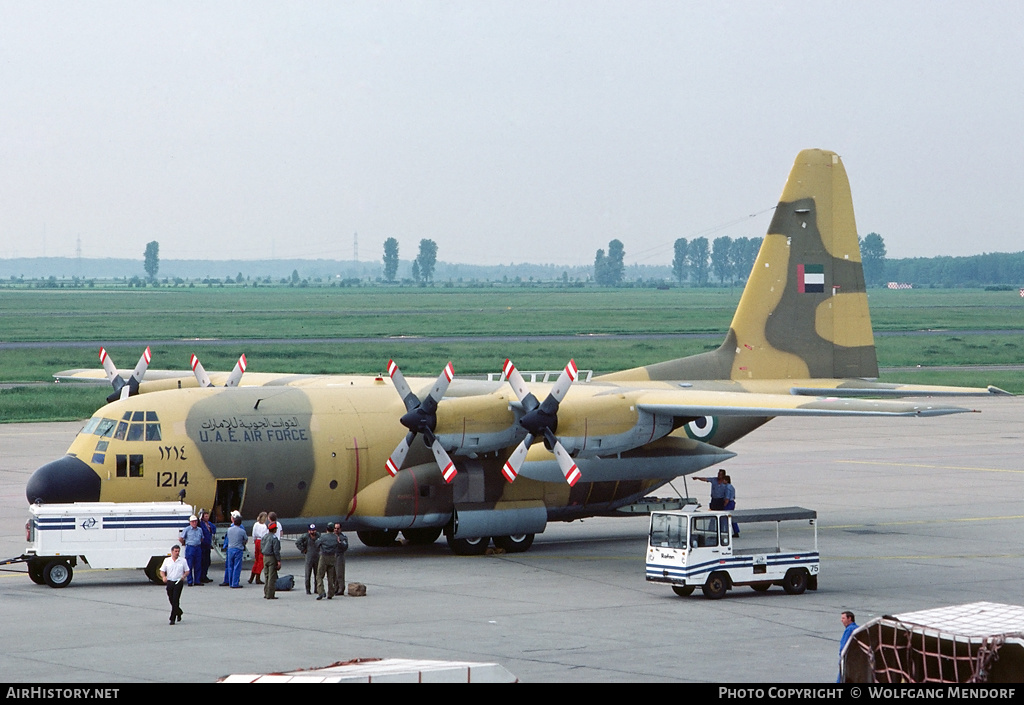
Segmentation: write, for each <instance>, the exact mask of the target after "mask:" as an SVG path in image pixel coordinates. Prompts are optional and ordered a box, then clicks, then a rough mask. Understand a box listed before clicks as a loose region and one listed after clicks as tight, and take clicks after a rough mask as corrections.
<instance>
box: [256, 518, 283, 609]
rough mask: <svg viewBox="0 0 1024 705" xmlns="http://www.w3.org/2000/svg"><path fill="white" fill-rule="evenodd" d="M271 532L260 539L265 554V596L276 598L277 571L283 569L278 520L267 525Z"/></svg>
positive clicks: (262, 551) (261, 551)
mask: <svg viewBox="0 0 1024 705" xmlns="http://www.w3.org/2000/svg"><path fill="white" fill-rule="evenodd" d="M267 528H268V529H270V533H268V534H267V535H266V536H264V537H263V540H262V541H260V553H262V554H263V582H264V584H263V597H265V598H266V599H268V600H276V599H277V597H275V596H274V591H275V590H276V589H277V571H279V570H280V569H281V539H279V538H277V534H276V533H274V532H275V531H277V522H272V523H271V524H269V525H268V526H267Z"/></svg>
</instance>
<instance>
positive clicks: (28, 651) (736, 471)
mask: <svg viewBox="0 0 1024 705" xmlns="http://www.w3.org/2000/svg"><path fill="white" fill-rule="evenodd" d="M961 405H963V406H969V407H973V408H979V409H981V410H982V412H983V413H980V414H961V415H957V416H946V417H939V418H924V419H893V420H888V419H881V418H857V419H854V418H848V419H829V420H824V419H794V418H789V419H782V418H780V419H776V420H774V421H772V422H771V423H769V424H768V425H767V426H765V427H763V428H761V429H759V430H758V431H755V432H754V433H752V434H751V435H750V436H748V437H747V438H746V439H744V440H743V441H741V442H739V443H737V444H735V445H734V446H733V447H732V450H735V451H737V452H738V453H739V455H738V457H736V458H734V459H733V460H730V461H729V462H727V463H725V464H724V465H723V467H725V468H726V469H727V471H728V472H729V473H730V475H731V476H732V480H733V484H734V485H735V486H736V492H737V507H738V508H754V507H771V506H787V505H800V506H804V507H808V508H812V509H816V510H817V511H818V517H819V519H818V527H819V548H820V552H821V555H822V568H821V576H820V578H819V589H818V590H817V591H816V592H811V591H808V592H807V593H806V594H804V595H801V596H790V595H786V594H785V593H784V592H783V591H782V590H781V589H780V588H772V589H771V590H770V591H768V592H767V593H763V594H762V593H755V592H753V591H752V590H750V589H749V588H736V589H735V590H733V591H732V592H730V593H729V594H728V595H727V597H725V598H724V599H722V600H717V601H711V600H707V599H705V598H704V597H703V596H702V595H701V593H700V591H699V590H698V591H697V592H696V593H695V594H694V595H692V596H690V597H688V598H679V597H676V596H675V595H674V594H673V593H672V591H671V590H670V589H669V588H668V587H667V586H664V585H659V584H654V583H647V582H646V581H645V580H644V549H645V545H646V532H647V521H648V520H647V519H646V518H645V517H634V518H625V519H588V520H585V521H583V522H575V523H572V524H552V525H549V526H548V529H547V531H546V532H545V533H544V534H541V535H538V537H537V540H536V542H535V543H534V545H533V548H532V549H531V550H530V551H529V552H527V553H524V554H515V555H500V556H483V557H456V556H453V555H451V554H450V552H449V551H448V549H447V546H446V545H445V543H444V540H443V539H441V540H439V541H438V542H437V543H435V544H434V545H433V546H429V547H420V548H397V549H371V548H367V547H365V546H363V545H362V544H360V543H359V541H358V539H357V538H356V537H355V535H354V534H349V539H350V545H351V549H350V550H349V552H348V554H347V557H348V560H347V576H346V577H347V578H348V580H350V581H359V582H362V583H365V584H366V586H367V595H366V596H365V597H360V598H352V597H347V596H345V597H338V598H335V599H334V600H331V601H328V600H322V601H319V602H318V601H316V599H315V598H314V597H311V596H307V595H306V594H305V591H304V589H303V586H302V560H301V556H299V555H298V553H297V551H296V550H295V549H294V545H293V544H292V542H291V541H285V542H283V543H284V546H285V549H286V550H285V560H284V561H283V565H282V569H281V573H282V574H288V573H291V574H294V575H295V576H296V583H297V585H296V588H297V589H296V590H295V591H292V592H287V593H278V596H279V597H280V599H279V600H276V601H274V602H269V601H266V600H263V599H262V590H261V589H260V588H259V587H258V586H255V585H252V586H249V585H246V588H245V589H243V590H230V589H228V588H221V587H217V583H219V582H220V579H219V578H220V577H221V575H222V571H223V564H222V563H220V564H218V563H215V564H214V566H213V567H212V568H211V577H214V578H215V581H214V582H213V583H210V584H207V585H205V586H203V587H202V588H186V589H185V591H184V594H183V597H182V608H183V609H184V611H185V616H184V618H183V620H182V622H181V623H180V624H178V625H176V626H174V627H169V626H168V624H167V612H168V605H167V598H166V595H165V592H164V590H163V589H162V588H161V587H159V586H155V585H152V584H150V583H149V582H148V581H147V580H146V578H145V577H144V576H143V574H142V571H141V570H139V571H133V570H115V571H96V570H89V569H87V568H86V566H85V565H84V564H81V563H80V564H79V566H78V567H77V568H76V569H75V575H74V580H73V582H72V584H71V585H70V586H69V587H67V588H64V589H60V590H55V589H52V588H49V587H46V586H38V585H35V584H33V583H32V582H31V581H30V580H29V579H28V576H27V575H26V574H25V570H24V567H23V566H15V567H14V570H11V571H2V572H0V624H2V625H3V634H4V647H3V650H2V653H0V682H17V683H31V684H41V683H52V682H62V683H71V682H75V683H104V684H115V683H127V682H170V681H185V682H211V681H213V680H215V679H217V678H218V677H221V676H223V675H226V674H229V673H254V672H257V673H265V672H271V671H280V670H290V669H298V668H310V667H316V666H325V665H328V664H330V663H333V662H336V661H342V660H348V659H353V658H367V657H382V658H383V657H401V658H419V659H459V660H468V661H493V662H497V663H499V664H501V665H502V666H504V667H505V668H507V669H508V670H509V671H510V672H512V673H513V674H515V675H516V676H518V677H519V679H520V680H521V681H522V682H658V681H674V682H728V683H802V682H820V683H830V682H834V681H835V677H836V669H837V657H838V640H839V636H840V635H841V633H842V626H841V625H840V623H839V613H840V612H841V611H842V610H844V609H850V610H853V611H854V612H855V613H856V615H857V620H858V623H861V624H863V623H864V622H866V621H867V620H868V619H870V618H872V617H874V616H878V615H881V614H893V613H899V612H907V611H913V610H920V609H925V608H931V607H939V606H944V605H951V604H958V603H963V602H974V601H978V600H987V601H992V602H1008V603H1015V604H1020V603H1021V602H1022V599H1024V598H1022V592H1021V575H1024V462H1022V456H1024V453H1022V451H1024V445H1022V437H1024V399H1020V398H1010V397H1001V398H985V399H964V400H962V404H961ZM81 425H82V424H80V423H70V424H67V423H64V424H10V425H0V558H7V557H12V556H16V555H19V554H21V553H22V552H23V551H24V549H25V542H24V525H25V519H26V518H27V512H26V510H25V506H26V505H25V503H26V499H25V493H24V488H25V483H26V482H27V480H28V477H29V475H30V474H31V473H32V471H34V470H35V468H37V467H39V466H40V465H42V464H43V463H45V462H48V461H49V460H53V459H55V458H58V457H60V456H61V455H62V454H63V453H64V451H65V450H66V448H67V446H68V445H70V443H71V440H72V439H73V437H74V435H75V433H76V432H77V431H78V429H79V428H80V427H81ZM580 468H581V470H582V471H583V472H584V477H585V473H586V466H585V461H584V462H581V463H580ZM707 474H708V475H710V474H713V470H709V471H707ZM673 485H674V488H675V489H676V490H678V492H679V494H682V495H687V494H691V495H693V496H696V497H698V498H699V499H700V500H701V501H702V502H704V503H706V502H707V493H708V485H706V484H704V483H698V482H694V481H693V480H692V479H691V480H688V481H686V482H685V483H684V481H683V480H682V479H680V480H676V481H674V482H673ZM658 494H659V495H661V496H666V495H670V494H673V492H672V488H670V487H665V488H663V489H662V490H660V491H659V492H658ZM758 532H770V534H771V536H772V538H773V539H774V527H771V526H770V525H765V526H764V527H763V528H760V529H756V528H755V527H753V526H748V527H746V528H743V531H742V533H743V536H742V537H741V539H739V540H738V542H737V545H738V546H743V545H755V544H756V545H761V542H760V541H758ZM765 538H767V535H766V536H765ZM248 567H249V563H246V565H245V567H244V568H243V575H247V574H248V572H247V571H248ZM268 645H271V646H272V648H267V646H268Z"/></svg>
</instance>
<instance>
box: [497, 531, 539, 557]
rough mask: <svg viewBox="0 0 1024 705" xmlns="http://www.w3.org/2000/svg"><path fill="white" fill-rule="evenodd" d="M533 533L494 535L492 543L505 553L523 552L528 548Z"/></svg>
mask: <svg viewBox="0 0 1024 705" xmlns="http://www.w3.org/2000/svg"><path fill="white" fill-rule="evenodd" d="M534 536H535V534H517V535H515V536H495V537H494V539H493V541H494V545H495V546H497V547H498V548H501V549H504V551H505V552H506V553H523V552H525V551H528V550H530V546H532V545H533V537H534Z"/></svg>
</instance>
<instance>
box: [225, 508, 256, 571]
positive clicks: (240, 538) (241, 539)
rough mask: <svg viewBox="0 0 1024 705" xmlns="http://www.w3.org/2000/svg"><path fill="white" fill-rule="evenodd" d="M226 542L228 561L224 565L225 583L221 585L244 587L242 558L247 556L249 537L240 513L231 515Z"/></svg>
mask: <svg viewBox="0 0 1024 705" xmlns="http://www.w3.org/2000/svg"><path fill="white" fill-rule="evenodd" d="M224 541H225V544H226V546H227V561H226V562H225V565H224V582H222V583H221V585H222V586H226V585H230V586H231V587H233V588H240V587H242V582H241V581H242V557H243V556H244V555H245V544H246V543H248V541H249V536H248V535H247V534H246V533H245V529H243V528H242V515H241V514H239V513H238V512H232V513H231V526H230V527H229V528H228V531H227V536H225V537H224Z"/></svg>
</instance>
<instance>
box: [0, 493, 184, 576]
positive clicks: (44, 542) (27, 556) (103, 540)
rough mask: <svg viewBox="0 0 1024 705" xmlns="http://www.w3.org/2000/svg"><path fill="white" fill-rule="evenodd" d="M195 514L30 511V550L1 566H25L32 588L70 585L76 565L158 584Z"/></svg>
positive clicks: (130, 505) (56, 507)
mask: <svg viewBox="0 0 1024 705" xmlns="http://www.w3.org/2000/svg"><path fill="white" fill-rule="evenodd" d="M193 511H194V510H193V508H192V507H191V506H189V505H187V504H181V503H180V502H123V503H115V502H76V503H74V504H33V505H29V520H28V523H27V524H26V527H25V528H26V540H27V541H28V542H29V548H28V550H27V551H26V552H25V553H24V554H22V555H21V556H18V557H17V558H11V559H8V560H6V561H0V565H10V564H13V563H27V564H28V575H29V577H30V578H31V579H32V581H33V582H34V583H36V584H37V585H42V584H43V583H46V584H47V585H49V586H50V587H54V588H62V587H67V586H68V585H69V584H70V583H71V578H72V576H73V575H74V567H75V566H77V565H78V561H79V559H80V560H82V561H83V562H84V563H87V564H88V565H89V567H91V568H99V569H110V568H142V569H143V570H145V572H146V577H148V578H149V579H150V580H151V581H153V582H156V583H159V582H161V581H160V576H159V574H158V571H159V570H160V564H161V563H162V562H163V560H164V558H166V557H167V556H168V555H170V549H171V546H173V545H174V544H176V543H178V537H179V535H180V532H181V530H182V529H184V528H185V527H187V526H188V523H189V522H188V518H189V516H190V515H191V514H192V513H193Z"/></svg>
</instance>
